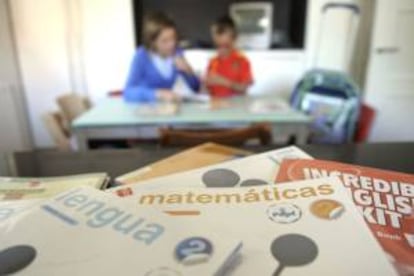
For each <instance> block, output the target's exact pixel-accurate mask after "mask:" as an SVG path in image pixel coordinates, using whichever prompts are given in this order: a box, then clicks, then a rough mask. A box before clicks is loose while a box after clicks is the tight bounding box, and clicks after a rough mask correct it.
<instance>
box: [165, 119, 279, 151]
mask: <svg viewBox="0 0 414 276" xmlns="http://www.w3.org/2000/svg"><path fill="white" fill-rule="evenodd" d="M160 134H161V135H160V137H161V138H160V144H161V146H195V145H198V144H203V143H207V142H213V143H218V144H223V145H230V146H242V145H244V144H246V143H247V142H250V141H253V140H258V141H259V142H260V144H261V145H269V144H270V143H271V141H272V132H271V129H270V127H269V126H268V125H267V124H256V125H253V126H251V127H246V128H236V129H207V130H195V129H172V128H162V129H160Z"/></svg>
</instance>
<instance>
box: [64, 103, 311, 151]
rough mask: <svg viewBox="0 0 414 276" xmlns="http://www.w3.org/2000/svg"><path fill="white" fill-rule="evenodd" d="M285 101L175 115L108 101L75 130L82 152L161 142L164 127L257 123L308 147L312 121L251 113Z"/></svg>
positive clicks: (194, 107)
mask: <svg viewBox="0 0 414 276" xmlns="http://www.w3.org/2000/svg"><path fill="white" fill-rule="evenodd" d="M257 101H262V102H263V101H266V102H269V101H275V102H281V101H282V100H280V99H276V98H268V97H267V98H236V99H233V100H231V101H230V102H229V103H230V105H231V106H230V107H228V108H223V109H219V110H210V109H209V108H208V105H207V104H200V103H183V104H181V106H180V109H179V112H178V113H177V114H175V115H169V116H165V115H148V114H145V115H142V114H140V112H139V111H140V110H142V109H143V108H147V107H145V106H142V105H139V104H130V103H125V102H124V101H123V100H122V99H121V98H108V99H105V100H103V101H102V102H100V103H98V104H97V105H96V106H95V107H93V108H92V109H91V110H90V111H88V112H87V113H85V114H83V115H82V116H80V117H79V118H78V119H76V120H75V121H74V122H73V123H72V130H73V133H74V135H75V137H76V139H77V142H78V146H79V149H80V150H86V149H87V148H88V146H87V145H88V140H90V139H134V138H135V139H137V138H143V139H149V138H158V137H159V136H158V135H159V134H158V130H159V128H160V127H167V126H173V127H176V128H181V127H183V128H211V127H243V126H244V127H245V126H248V125H251V124H253V123H258V122H267V123H270V124H271V125H272V132H273V135H274V137H276V136H280V135H295V136H296V139H297V143H298V144H304V143H306V140H307V138H308V135H309V125H310V122H311V118H310V117H309V116H307V115H305V114H302V113H300V112H298V111H295V110H292V109H290V108H283V109H280V110H277V111H271V112H266V113H261V114H258V113H253V112H250V111H249V110H250V107H251V105H252V104H253V102H257Z"/></svg>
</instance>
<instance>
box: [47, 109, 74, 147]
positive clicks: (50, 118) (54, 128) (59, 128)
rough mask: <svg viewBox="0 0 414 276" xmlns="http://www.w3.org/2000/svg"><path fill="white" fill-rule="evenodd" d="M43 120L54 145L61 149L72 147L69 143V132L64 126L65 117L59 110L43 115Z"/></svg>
mask: <svg viewBox="0 0 414 276" xmlns="http://www.w3.org/2000/svg"><path fill="white" fill-rule="evenodd" d="M43 121H44V123H45V125H46V128H47V130H48V131H49V134H50V136H52V139H53V141H54V142H55V145H56V147H57V148H58V149H59V150H62V151H69V150H71V149H72V147H71V143H70V134H69V132H68V130H67V129H66V128H65V123H64V121H65V118H64V116H63V115H62V113H60V112H50V113H47V114H46V115H44V116H43Z"/></svg>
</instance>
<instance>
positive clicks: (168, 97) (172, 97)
mask: <svg viewBox="0 0 414 276" xmlns="http://www.w3.org/2000/svg"><path fill="white" fill-rule="evenodd" d="M157 100H160V101H163V102H176V101H179V100H180V96H179V95H177V93H175V92H174V91H172V90H169V89H159V90H158V91H157Z"/></svg>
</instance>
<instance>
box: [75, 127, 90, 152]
mask: <svg viewBox="0 0 414 276" xmlns="http://www.w3.org/2000/svg"><path fill="white" fill-rule="evenodd" d="M74 136H75V140H76V146H77V150H78V151H87V150H88V149H89V145H88V137H87V135H86V133H85V132H84V131H82V130H77V131H75V132H74Z"/></svg>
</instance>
